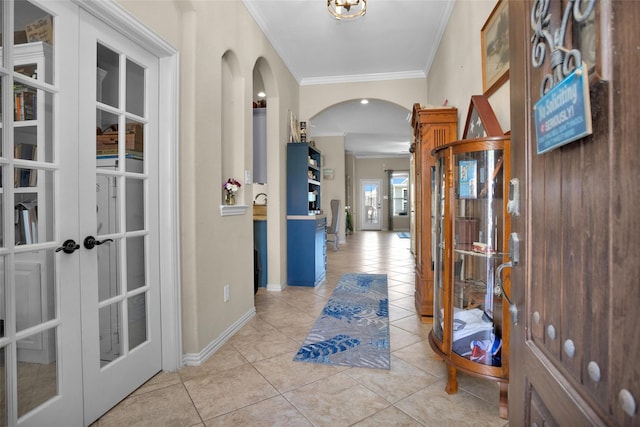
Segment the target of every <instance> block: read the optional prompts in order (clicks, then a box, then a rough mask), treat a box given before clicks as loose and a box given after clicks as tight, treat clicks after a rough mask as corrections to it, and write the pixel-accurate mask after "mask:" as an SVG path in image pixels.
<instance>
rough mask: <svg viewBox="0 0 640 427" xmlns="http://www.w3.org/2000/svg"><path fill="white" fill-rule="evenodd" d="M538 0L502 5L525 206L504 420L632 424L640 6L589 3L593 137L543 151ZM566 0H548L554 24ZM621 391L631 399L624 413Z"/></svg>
mask: <svg viewBox="0 0 640 427" xmlns="http://www.w3.org/2000/svg"><path fill="white" fill-rule="evenodd" d="M541 3H542V2H534V1H526V2H519V1H511V2H510V3H509V11H510V35H511V39H510V43H511V46H512V48H511V49H510V52H511V71H510V75H511V98H512V101H511V104H512V109H511V116H512V126H513V127H512V135H513V137H512V139H513V141H514V144H513V147H512V154H513V155H512V160H511V164H512V171H513V176H514V177H517V178H519V179H520V181H521V189H520V194H521V207H522V216H521V217H518V218H513V219H512V231H514V232H516V233H518V234H519V236H520V239H521V241H522V242H523V244H522V245H521V246H522V251H521V254H520V255H521V264H520V265H519V266H517V267H515V268H513V269H512V271H511V285H512V286H511V289H512V292H513V299H514V301H515V302H516V303H517V304H518V305H519V307H523V309H522V313H521V316H520V318H521V322H520V324H519V325H517V326H516V327H515V328H513V334H512V338H511V342H512V347H511V351H512V359H511V363H510V395H511V396H510V399H509V402H510V408H509V412H510V421H512V422H513V423H514V425H521V424H523V425H530V424H532V423H533V422H536V423H537V424H538V425H542V424H545V425H619V426H631V425H639V424H640V415H639V414H638V410H637V409H635V410H633V409H634V406H635V405H638V401H640V363H639V362H638V360H640V328H639V327H638V326H637V325H638V321H637V314H636V313H637V307H638V306H640V286H638V285H637V282H638V279H637V278H638V277H640V257H639V256H638V255H639V251H638V249H637V246H638V245H637V242H638V241H639V238H640V216H638V214H637V210H638V207H639V206H640V186H638V184H637V181H638V179H637V176H638V173H637V172H636V171H637V170H638V164H640V149H639V148H638V147H640V146H639V145H638V143H637V141H638V136H637V135H638V132H639V131H640V113H638V108H637V106H636V104H637V94H638V93H640V83H638V79H637V78H636V77H637V76H636V75H637V72H638V70H639V69H640V55H639V54H638V52H637V28H636V27H637V22H640V2H629V1H622V0H616V1H612V2H597V3H596V6H595V7H596V9H595V11H596V15H595V22H596V26H597V27H598V28H597V30H596V33H595V34H596V43H597V49H596V52H597V62H598V63H597V66H596V67H595V70H596V71H597V72H598V75H597V76H596V75H591V81H590V93H589V98H590V101H591V112H592V114H591V116H592V124H593V133H592V135H591V136H588V137H585V138H582V139H581V140H579V141H575V142H572V143H569V144H568V145H565V146H563V147H561V148H557V149H555V150H553V151H550V152H547V153H545V154H542V155H538V154H537V152H536V139H535V129H534V127H533V126H534V125H533V120H532V116H533V114H532V111H533V106H534V104H535V102H537V100H539V99H540V92H539V88H540V85H541V83H540V82H541V81H542V78H543V75H544V74H546V73H548V72H550V71H549V69H550V66H549V65H548V64H545V66H544V67H542V68H540V69H536V68H534V67H533V66H532V64H531V50H532V45H531V36H532V34H533V31H532V30H531V28H530V27H531V10H532V9H531V8H532V7H533V6H534V4H535V5H538V6H539V5H540V4H541ZM567 3H569V2H566V1H559V0H558V1H555V0H552V1H551V10H552V14H553V16H552V18H551V20H552V21H554V20H559V17H561V16H562V15H563V12H564V10H565V6H566V5H567ZM583 4H586V2H583ZM552 28H557V25H556V26H552ZM570 33H571V31H570ZM570 38H571V37H570V36H569V37H568V38H565V42H566V44H565V46H567V47H569V48H571V47H572V46H571V40H570ZM548 54H549V53H548ZM547 62H548V61H547ZM518 141H520V142H521V143H520V144H518ZM550 326H553V331H554V332H555V338H554V337H553V336H551V335H552V334H551V335H550V334H549V331H550V329H549V327H550ZM620 396H628V397H629V398H631V399H632V400H633V403H634V404H632V405H628V406H627V407H626V408H627V411H626V412H625V410H624V408H623V405H622V403H621V402H622V400H621V398H620ZM630 408H631V409H632V410H630Z"/></svg>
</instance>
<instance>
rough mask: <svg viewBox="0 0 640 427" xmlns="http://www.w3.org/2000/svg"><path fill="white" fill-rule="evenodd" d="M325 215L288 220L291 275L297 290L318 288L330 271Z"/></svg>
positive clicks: (289, 276) (288, 256)
mask: <svg viewBox="0 0 640 427" xmlns="http://www.w3.org/2000/svg"><path fill="white" fill-rule="evenodd" d="M326 227H327V219H326V217H325V216H324V215H311V216H307V217H302V218H296V217H293V216H289V217H288V219H287V266H288V268H287V274H288V280H287V282H288V284H289V285H293V286H317V285H318V284H319V283H320V282H321V281H322V280H323V279H324V277H325V275H326V271H327V245H326V239H327V237H326Z"/></svg>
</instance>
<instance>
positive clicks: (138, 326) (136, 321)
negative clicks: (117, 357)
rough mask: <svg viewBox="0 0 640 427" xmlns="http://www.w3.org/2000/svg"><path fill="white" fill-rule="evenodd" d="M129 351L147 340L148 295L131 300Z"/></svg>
mask: <svg viewBox="0 0 640 427" xmlns="http://www.w3.org/2000/svg"><path fill="white" fill-rule="evenodd" d="M127 308H128V314H129V350H132V349H134V348H136V347H137V346H139V345H140V344H142V343H143V342H145V341H146V340H147V294H146V293H141V294H138V295H135V296H132V297H131V298H129V301H128V307H127Z"/></svg>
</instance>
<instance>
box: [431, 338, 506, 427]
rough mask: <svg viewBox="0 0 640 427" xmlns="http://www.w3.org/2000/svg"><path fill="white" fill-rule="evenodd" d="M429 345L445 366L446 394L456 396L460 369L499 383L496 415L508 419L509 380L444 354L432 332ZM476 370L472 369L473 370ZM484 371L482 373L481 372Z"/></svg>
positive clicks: (451, 355) (454, 356) (452, 355)
mask: <svg viewBox="0 0 640 427" xmlns="http://www.w3.org/2000/svg"><path fill="white" fill-rule="evenodd" d="M429 345H430V346H431V349H432V350H433V351H434V352H435V353H436V355H437V356H439V357H440V358H442V360H443V361H444V363H446V364H447V384H446V386H445V388H444V391H445V392H446V393H447V394H456V393H457V392H458V375H457V371H458V369H460V370H461V371H462V372H465V373H467V374H469V375H473V376H476V377H479V378H485V379H488V380H492V381H499V382H500V401H499V408H498V415H499V416H500V418H502V419H505V420H506V419H508V418H509V399H508V391H509V379H508V378H503V377H497V376H492V375H490V374H487V373H486V372H487V370H486V369H484V368H483V366H482V365H477V364H475V363H474V362H469V361H467V360H460V359H462V357H460V356H457V357H456V355H455V354H446V353H445V352H443V351H442V350H441V349H442V342H441V341H440V340H439V339H438V338H437V337H436V336H435V335H434V334H433V331H431V332H430V333H429ZM476 365H477V366H476ZM474 367H475V368H478V369H473V368H474ZM488 369H490V370H491V369H496V368H493V367H491V368H488ZM483 371H484V372H483Z"/></svg>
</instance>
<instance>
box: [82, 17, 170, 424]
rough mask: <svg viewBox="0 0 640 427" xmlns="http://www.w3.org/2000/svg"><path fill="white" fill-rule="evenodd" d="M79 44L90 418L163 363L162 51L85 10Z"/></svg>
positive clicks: (86, 406) (87, 411)
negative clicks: (160, 273) (150, 49)
mask: <svg viewBox="0 0 640 427" xmlns="http://www.w3.org/2000/svg"><path fill="white" fill-rule="evenodd" d="M79 48H80V91H79V93H80V94H81V95H80V100H79V104H80V112H79V126H80V127H79V129H80V138H79V148H78V153H79V157H80V162H79V167H78V172H79V175H80V177H79V182H78V192H79V194H82V197H81V200H80V202H79V211H80V218H79V227H80V230H81V232H80V235H81V236H82V242H80V244H81V245H82V250H81V251H80V254H79V256H80V288H81V294H82V343H83V346H82V347H83V357H82V359H83V364H82V366H83V382H84V411H85V422H91V421H93V420H94V419H95V418H97V417H98V416H100V415H101V414H102V413H104V412H105V411H106V410H108V409H109V408H111V407H112V406H113V405H115V404H116V403H117V402H119V401H120V400H121V399H122V398H124V397H125V396H126V395H127V394H128V393H130V392H131V391H133V390H135V389H136V388H137V387H138V386H140V385H141V384H142V383H143V382H145V381H146V380H147V379H149V378H150V377H151V376H152V375H153V374H155V373H156V372H158V371H159V370H160V368H161V346H160V290H159V277H158V271H159V266H158V256H159V255H158V250H159V238H158V208H157V206H158V168H157V164H158V158H157V156H158V149H157V142H156V141H157V140H158V135H157V122H158V90H157V88H158V58H156V57H155V56H153V55H151V54H150V53H149V52H147V51H146V50H144V49H142V48H141V47H139V46H137V45H136V44H134V43H132V42H131V41H129V40H127V39H126V38H125V37H123V36H121V35H120V34H118V33H116V32H115V31H113V30H112V29H111V28H109V27H107V26H106V25H105V24H103V23H101V22H100V21H98V20H97V19H96V18H94V17H93V16H90V15H88V14H86V13H82V14H81V19H80V47H79ZM89 95H91V96H89Z"/></svg>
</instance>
